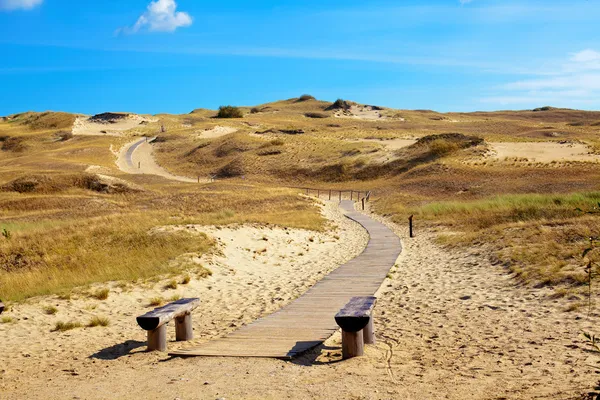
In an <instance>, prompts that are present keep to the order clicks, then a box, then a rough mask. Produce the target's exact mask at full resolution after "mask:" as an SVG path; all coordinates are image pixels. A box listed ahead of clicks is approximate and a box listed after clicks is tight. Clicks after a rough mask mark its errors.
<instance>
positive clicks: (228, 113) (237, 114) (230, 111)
mask: <svg viewBox="0 0 600 400" xmlns="http://www.w3.org/2000/svg"><path fill="white" fill-rule="evenodd" d="M243 117H244V113H242V110H240V109H239V108H238V107H234V106H221V107H219V112H218V113H217V118H243Z"/></svg>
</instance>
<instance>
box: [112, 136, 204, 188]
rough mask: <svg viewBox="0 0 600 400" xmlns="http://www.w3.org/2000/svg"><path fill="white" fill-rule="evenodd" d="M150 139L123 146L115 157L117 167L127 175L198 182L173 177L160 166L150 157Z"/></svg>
mask: <svg viewBox="0 0 600 400" xmlns="http://www.w3.org/2000/svg"><path fill="white" fill-rule="evenodd" d="M151 141H152V139H148V140H147V139H146V138H144V139H139V140H136V141H135V142H131V143H128V144H126V145H125V146H123V148H121V150H120V151H119V155H118V157H117V166H118V167H119V169H120V170H121V171H123V172H126V173H128V174H146V175H158V176H162V177H163V178H166V179H169V180H173V181H179V182H189V183H193V182H198V179H192V178H187V177H184V176H177V175H173V174H172V173H170V172H169V171H167V170H166V169H164V168H163V167H161V166H160V165H158V164H157V163H156V160H155V159H154V157H153V156H152V152H153V148H152V144H150V142H151ZM208 181H209V180H208V179H200V182H208Z"/></svg>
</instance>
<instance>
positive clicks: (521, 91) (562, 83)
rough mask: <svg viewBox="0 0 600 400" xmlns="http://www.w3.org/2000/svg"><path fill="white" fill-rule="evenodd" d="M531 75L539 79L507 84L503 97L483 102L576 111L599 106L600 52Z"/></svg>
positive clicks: (573, 56)
mask: <svg viewBox="0 0 600 400" xmlns="http://www.w3.org/2000/svg"><path fill="white" fill-rule="evenodd" d="M546 68H547V67H546ZM532 75H538V76H537V77H533V78H531V79H524V80H520V81H516V82H510V83H507V84H504V85H502V86H501V87H500V90H501V92H500V93H495V94H494V95H492V96H490V97H487V98H484V99H482V101H483V102H486V103H500V104H527V103H529V104H531V103H537V104H539V105H548V104H550V105H557V106H564V107H569V106H573V107H575V106H578V105H579V106H581V105H585V104H594V103H596V104H597V103H598V99H599V98H600V52H598V51H596V50H592V49H586V50H583V51H580V52H577V53H572V54H570V55H569V57H568V58H566V60H565V61H563V62H562V63H558V64H556V65H554V67H552V68H551V69H550V70H541V71H539V72H533V73H532ZM542 76H543V77H542Z"/></svg>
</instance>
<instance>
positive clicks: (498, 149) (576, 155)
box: [490, 142, 600, 163]
mask: <svg viewBox="0 0 600 400" xmlns="http://www.w3.org/2000/svg"><path fill="white" fill-rule="evenodd" d="M490 147H491V149H492V151H493V152H494V157H495V158H497V159H500V160H505V159H507V158H508V159H515V158H518V159H527V160H528V161H534V162H541V163H551V162H553V161H556V162H559V161H583V162H600V156H599V155H596V154H590V148H589V147H588V146H587V145H586V144H583V143H557V142H514V143H490Z"/></svg>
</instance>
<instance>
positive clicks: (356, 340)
mask: <svg viewBox="0 0 600 400" xmlns="http://www.w3.org/2000/svg"><path fill="white" fill-rule="evenodd" d="M364 353H365V350H364V339H363V331H362V330H360V331H358V332H346V331H344V330H342V358H343V359H344V360H347V359H349V358H352V357H360V356H362V355H364Z"/></svg>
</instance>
